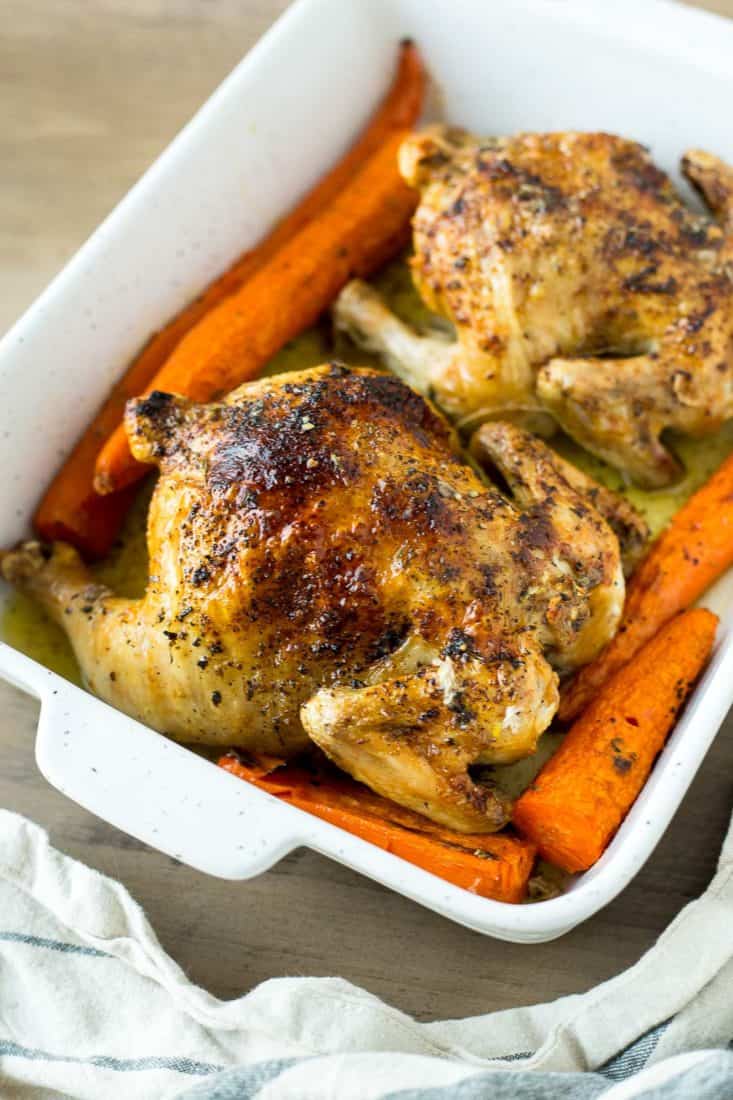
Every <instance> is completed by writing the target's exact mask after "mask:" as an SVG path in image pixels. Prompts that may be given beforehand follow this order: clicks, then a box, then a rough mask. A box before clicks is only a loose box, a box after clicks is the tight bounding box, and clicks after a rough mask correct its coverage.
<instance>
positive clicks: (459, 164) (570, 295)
mask: <svg viewBox="0 0 733 1100" xmlns="http://www.w3.org/2000/svg"><path fill="white" fill-rule="evenodd" d="M400 165H401V170H402V174H403V175H404V177H405V179H406V180H407V181H408V182H409V183H410V184H412V185H413V186H415V187H416V188H418V189H419V191H420V195H421V200H420V205H419V207H418V210H417V212H416V214H415V218H414V223H413V226H414V249H415V253H414V257H413V260H412V271H413V278H414V280H415V283H416V285H417V288H418V290H419V291H420V293H421V295H422V297H423V298H424V300H425V302H426V304H427V305H428V306H429V307H431V308H432V309H433V310H434V311H435V312H437V313H439V314H441V315H442V316H444V317H445V318H447V319H448V320H450V321H451V322H452V323H453V325H454V326H455V329H456V336H457V340H456V341H455V342H453V341H450V342H447V341H446V340H441V339H439V338H428V337H425V338H420V337H418V336H417V335H416V334H415V333H414V332H413V331H412V330H410V329H409V328H408V327H407V326H405V325H403V324H402V323H401V322H400V321H398V320H397V319H396V318H394V317H393V316H392V315H391V314H390V313H389V311H388V310H387V309H386V307H385V305H384V303H383V302H382V301H381V299H379V297H378V296H377V295H376V294H375V292H374V291H373V290H372V289H371V288H369V287H368V286H366V285H365V284H363V283H359V282H354V283H351V284H349V285H348V286H347V287H346V288H345V289H344V291H343V292H342V294H341V296H340V298H339V300H338V302H337V304H336V307H335V318H336V322H337V324H338V325H339V326H340V327H342V328H344V329H346V330H347V331H348V332H349V333H350V334H351V335H352V336H353V337H354V338H355V339H356V340H357V342H359V343H361V344H362V345H363V346H367V347H369V348H370V349H371V350H373V351H376V352H378V353H380V354H382V355H383V356H384V357H385V358H386V359H387V360H388V361H389V363H390V366H391V367H392V369H393V370H395V372H396V373H398V374H400V375H401V376H402V377H403V378H405V379H406V381H408V382H409V383H410V384H411V385H412V386H414V387H415V388H416V389H418V390H419V391H420V392H422V393H425V394H428V395H430V396H432V397H433V399H434V400H435V401H436V402H437V404H438V405H439V406H440V407H441V409H443V410H444V411H445V412H446V413H447V414H448V415H449V416H450V417H451V418H452V419H453V420H454V421H455V422H456V423H457V425H458V426H459V427H468V428H470V427H472V426H475V425H476V424H477V423H480V422H482V421H484V420H486V419H490V418H494V417H501V418H502V419H506V418H511V419H515V420H518V421H519V422H522V423H524V424H525V425H526V426H528V427H531V428H532V429H534V430H537V431H540V432H541V433H543V434H545V433H549V432H550V431H551V430H552V428H553V426H554V425H555V424H559V425H560V426H561V427H562V428H563V429H564V430H565V431H566V432H568V433H569V434H570V435H571V436H573V437H574V438H575V439H576V440H577V441H578V442H579V443H580V444H582V445H583V446H584V447H586V448H587V449H588V450H590V451H592V452H594V453H595V454H597V455H599V456H600V457H601V458H603V459H605V460H606V461H608V462H610V463H611V464H612V465H614V466H616V467H617V468H619V469H620V470H623V471H626V472H627V473H628V474H629V475H630V476H631V477H632V478H633V479H634V480H635V481H637V482H638V483H639V484H640V485H643V486H646V487H649V488H653V487H658V486H662V485H665V484H667V483H668V482H670V481H672V480H673V479H674V478H676V477H677V476H678V475H679V473H680V469H679V464H678V462H677V460H676V458H675V457H674V456H673V455H672V454H671V453H670V452H669V450H668V449H667V448H666V447H665V445H664V443H663V442H662V441H661V440H660V435H661V433H662V432H663V431H664V430H665V429H667V428H674V429H678V430H680V431H682V432H686V433H690V434H693V435H697V434H702V433H705V432H709V431H712V430H714V429H716V428H718V427H719V426H720V425H721V423H722V422H723V421H724V420H726V419H728V418H730V417H731V416H732V415H733V344H732V336H733V294H732V291H733V232H732V226H731V218H732V217H733V169H731V168H729V167H727V166H726V165H725V164H723V163H722V162H720V161H719V160H717V159H716V158H715V157H712V156H710V154H707V153H703V152H689V153H687V154H686V156H685V157H684V158H683V161H682V170H683V172H684V174H685V175H686V176H687V178H688V179H689V180H690V181H691V182H692V183H693V185H694V186H695V187H696V188H697V189H698V190H699V191H700V193H701V195H702V196H703V198H704V200H705V201H706V202H707V204H708V206H709V207H710V209H711V210H712V212H713V214H714V215H715V217H716V218H717V219H718V224H716V223H715V222H713V221H711V220H710V219H709V218H708V217H701V216H699V215H698V214H696V213H693V212H692V211H691V210H690V209H688V208H687V207H686V206H685V205H684V204H683V202H682V201H681V199H680V198H679V196H678V195H677V193H676V192H675V190H674V188H673V186H672V184H671V182H670V180H669V179H668V177H667V176H666V175H665V174H664V173H663V172H661V171H660V170H659V169H658V168H657V167H656V166H655V165H654V164H653V162H652V160H651V158H650V156H649V154H648V152H647V150H646V149H644V147H643V146H641V145H638V144H636V143H634V142H632V141H627V140H625V139H623V138H619V137H614V136H612V135H610V134H603V133H550V134H519V135H517V136H515V137H509V138H497V139H485V140H483V139H479V138H476V137H474V136H472V135H470V134H467V133H465V132H463V131H459V130H453V129H445V128H435V129H431V130H428V131H426V132H424V133H421V134H417V135H414V136H413V137H411V138H408V140H407V141H406V142H405V143H404V144H403V146H402V149H401V152H400Z"/></svg>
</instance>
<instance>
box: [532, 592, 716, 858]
mask: <svg viewBox="0 0 733 1100" xmlns="http://www.w3.org/2000/svg"><path fill="white" fill-rule="evenodd" d="M717 622H718V620H717V617H716V616H715V615H713V614H712V612H710V611H705V610H704V609H703V608H696V609H694V610H692V611H685V612H682V614H681V615H678V616H677V617H676V618H674V619H672V620H671V621H670V622H668V623H667V624H666V625H665V626H664V627H663V628H662V630H661V631H660V632H659V634H657V635H656V636H655V637H654V638H652V640H651V641H650V642H647V644H646V645H645V646H644V647H643V649H641V650H640V651H639V653H638V654H637V656H636V657H635V658H634V660H633V661H632V662H631V663H630V664H627V665H625V667H624V668H622V669H621V670H620V671H619V672H617V673H616V675H615V676H614V677H613V679H611V680H609V681H608V682H607V683H606V684H605V685H604V687H603V688H602V690H601V692H600V694H599V695H598V696H597V698H596V699H595V700H594V702H593V703H591V705H590V706H589V707H588V709H587V710H586V711H585V712H584V713H583V714H582V715H581V717H580V718H579V719H578V720H577V722H576V723H575V725H574V726H573V727H572V728H571V729H570V730H569V731H568V733H567V734H566V736H565V739H564V740H563V742H562V744H561V745H560V748H559V749H558V750H557V752H556V753H555V755H554V756H552V757H551V758H550V760H549V761H548V762H547V764H545V766H544V768H542V770H541V771H540V772H539V774H538V775H537V776H536V778H535V780H534V782H533V783H532V785H531V786H530V787H529V788H528V789H527V790H526V791H525V792H524V794H523V795H522V796H521V797H520V798H519V799H518V800H517V802H516V804H515V806H514V815H513V819H512V820H513V822H514V825H515V826H516V828H517V829H518V830H519V831H520V833H522V835H523V836H525V837H528V838H529V839H530V840H532V841H534V843H535V844H536V845H537V847H538V849H539V853H540V855H541V856H542V857H543V858H544V859H547V860H550V862H551V863H555V864H556V865H557V866H558V867H561V868H562V869H563V870H564V871H584V870H586V869H587V868H588V867H591V866H592V865H593V864H594V863H595V862H596V860H597V859H599V858H600V856H601V855H602V854H603V852H604V851H605V849H606V847H607V845H608V843H609V841H610V840H611V838H612V837H613V835H614V833H615V832H616V830H617V829H618V827H619V825H620V824H621V822H622V821H623V819H624V817H625V816H626V814H627V813H628V811H629V810H630V808H631V806H632V805H633V803H634V800H635V799H636V796H637V795H638V794H639V791H640V790H641V788H642V787H643V786H644V783H645V782H646V780H647V777H648V775H649V772H650V771H651V768H652V764H653V763H654V760H655V758H656V756H657V754H658V753H659V751H660V750H661V748H662V746H663V745H664V742H665V740H666V738H667V734H668V733H669V731H670V729H671V728H672V727H673V725H674V723H675V718H676V716H677V712H678V711H679V709H680V707H681V706H682V704H683V703H684V701H685V699H686V698H687V695H688V694H689V692H690V689H691V688H692V685H693V684H694V682H695V680H696V679H697V677H698V675H699V674H700V671H701V670H702V668H703V667H704V665H705V664H706V662H707V660H708V657H709V656H710V650H711V648H712V645H713V641H714V639H715V628H716V625H717Z"/></svg>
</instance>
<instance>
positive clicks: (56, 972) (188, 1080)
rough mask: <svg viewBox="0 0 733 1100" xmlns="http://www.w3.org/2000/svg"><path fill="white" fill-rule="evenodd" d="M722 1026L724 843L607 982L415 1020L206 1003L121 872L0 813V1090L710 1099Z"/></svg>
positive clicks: (366, 1009)
mask: <svg viewBox="0 0 733 1100" xmlns="http://www.w3.org/2000/svg"><path fill="white" fill-rule="evenodd" d="M243 889H246V887H243ZM732 1037H733V836H732V835H731V834H729V837H728V839H727V840H726V843H725V845H724V848H723V852H722V855H721V858H720V863H719V866H718V871H717V873H716V876H715V878H714V879H713V882H712V883H711V885H710V887H709V888H708V890H707V891H706V893H705V894H704V895H703V896H702V897H701V898H699V899H698V900H697V901H694V902H692V903H691V904H689V905H688V906H687V907H686V908H685V909H684V910H682V912H681V913H680V914H679V915H678V917H677V918H676V919H675V921H674V922H673V923H672V924H671V925H670V927H669V928H668V929H667V930H666V932H665V933H664V934H663V935H662V936H661V937H660V939H659V941H658V942H657V944H656V945H655V946H654V947H653V948H652V949H651V951H649V952H648V953H647V954H646V955H645V956H644V957H643V958H642V959H641V960H640V962H638V963H637V964H636V966H634V967H632V968H631V969H630V970H628V971H626V972H625V973H623V974H621V975H619V976H618V977H617V978H614V979H612V980H611V981H609V982H606V983H604V984H603V985H601V986H598V987H597V988H596V989H593V990H591V991H590V992H589V993H586V994H583V995H579V996H573V997H565V998H563V999H561V1000H559V1001H555V1002H553V1003H551V1004H546V1005H536V1006H533V1007H531V1008H518V1009H512V1010H510V1011H507V1012H499V1013H491V1014H488V1015H486V1016H478V1017H472V1018H471V1019H467V1020H462V1021H460V1020H451V1021H440V1022H435V1023H429V1024H420V1023H416V1022H415V1021H414V1020H412V1019H410V1017H408V1016H406V1015H404V1014H403V1013H401V1012H398V1011H397V1010H396V1009H393V1008H391V1007H390V1006H388V1005H386V1004H384V1003H383V1002H381V1001H380V1000H378V999H377V998H376V997H373V996H371V995H370V994H369V993H366V992H364V991H363V990H360V989H357V988H355V987H354V986H352V985H350V984H349V983H347V982H345V981H341V980H340V979H337V978H283V979H276V980H271V981H268V982H264V983H263V984H262V985H259V986H257V987H256V988H255V989H253V990H251V992H249V993H247V994H246V995H245V996H243V997H241V998H240V999H238V1000H236V1001H228V1002H223V1001H219V1000H217V999H216V998H214V997H212V996H211V995H210V994H208V993H206V992H205V991H204V990H202V989H199V988H197V987H195V986H193V985H192V984H191V983H190V982H189V981H188V980H187V978H186V977H185V975H184V974H183V973H182V971H181V970H180V968H179V967H178V966H177V965H176V964H175V963H174V962H173V961H172V959H170V958H169V957H168V956H167V955H166V954H165V952H164V951H163V950H162V948H161V946H160V944H159V943H158V941H157V939H156V937H155V934H154V932H153V931H152V929H151V927H150V925H149V924H148V922H147V921H146V919H145V916H144V914H143V912H142V910H141V909H140V908H139V906H138V905H136V903H135V902H134V901H133V900H132V898H131V897H130V896H129V894H128V893H127V892H126V891H125V890H124V889H123V887H122V886H120V885H119V883H116V882H113V881H112V880H110V879H107V878H104V877H103V876H102V875H99V874H97V873H96V872H95V871H92V870H90V869H89V868H87V867H84V866H83V865H82V864H80V863H77V862H75V861H74V860H71V859H69V858H68V857H66V856H64V855H62V854H61V853H60V852H58V851H56V850H55V849H53V848H52V847H51V846H50V845H49V842H48V838H47V836H46V834H45V833H44V832H43V831H42V830H41V829H39V828H38V826H36V825H34V824H32V823H31V822H30V821H27V820H26V819H24V818H22V817H19V816H18V815H16V814H11V813H8V812H6V811H0V1100H51V1098H53V1100H72V1098H73V1100H123V1098H124V1100H137V1098H145V1100H163V1098H166V1100H167V1098H174V1097H175V1098H180V1100H244V1098H248V1100H249V1098H252V1100H254V1098H256V1100H488V1098H491V1100H504V1098H506V1100H509V1098H510V1097H511V1098H512V1100H514V1098H517V1100H544V1098H545V1097H547V1098H553V1100H555V1098H557V1097H566V1098H568V1100H591V1098H593V1100H595V1098H596V1097H603V1098H604V1100H630V1098H632V1097H644V1098H647V1100H658V1098H661V1097H669V1098H675V1100H693V1098H694V1100H713V1098H714V1100H718V1098H721V1097H727V1096H731V1097H733V1053H731V1052H730V1051H729V1050H728V1049H727V1048H728V1046H729V1044H730V1041H731V1038H732Z"/></svg>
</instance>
